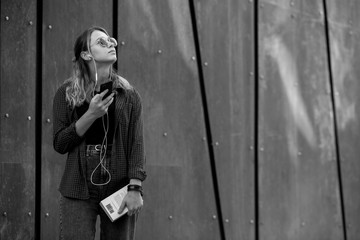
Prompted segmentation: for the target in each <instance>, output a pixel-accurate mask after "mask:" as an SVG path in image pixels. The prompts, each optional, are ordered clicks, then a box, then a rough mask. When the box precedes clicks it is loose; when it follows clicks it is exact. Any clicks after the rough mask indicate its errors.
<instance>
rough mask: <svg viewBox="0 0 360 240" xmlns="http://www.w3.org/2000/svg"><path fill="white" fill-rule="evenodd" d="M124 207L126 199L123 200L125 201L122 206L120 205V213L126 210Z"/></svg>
mask: <svg viewBox="0 0 360 240" xmlns="http://www.w3.org/2000/svg"><path fill="white" fill-rule="evenodd" d="M124 209H125V201H123V202H122V203H121V206H120V208H119V211H118V214H121V213H122V212H123V211H124Z"/></svg>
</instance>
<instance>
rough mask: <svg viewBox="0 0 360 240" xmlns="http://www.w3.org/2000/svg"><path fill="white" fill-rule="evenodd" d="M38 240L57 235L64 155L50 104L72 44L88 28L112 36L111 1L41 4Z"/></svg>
mask: <svg viewBox="0 0 360 240" xmlns="http://www.w3.org/2000/svg"><path fill="white" fill-rule="evenodd" d="M43 4H44V5H43V13H44V16H43V60H42V61H43V81H42V89H43V93H42V102H43V104H42V119H41V121H42V144H41V147H42V170H41V171H42V184H41V195H42V201H41V239H54V237H57V236H58V235H59V233H58V229H59V212H58V209H59V206H58V198H59V196H60V195H59V192H58V186H59V183H60V179H61V176H62V174H63V169H64V166H65V160H66V155H60V154H57V153H56V152H55V151H54V149H53V145H52V143H53V138H52V134H53V132H52V129H53V126H52V122H53V119H52V102H53V97H54V95H55V92H56V90H57V88H58V87H59V86H60V85H61V84H62V83H63V82H64V80H65V79H67V78H69V77H70V76H71V73H72V58H73V57H74V53H73V45H74V43H75V40H76V38H77V37H78V36H79V35H80V34H81V33H82V32H83V31H84V30H86V29H87V28H89V27H91V26H94V25H98V26H102V27H104V28H106V29H107V30H108V31H109V33H110V34H111V33H112V20H113V16H112V1H101V2H100V1H97V0H91V1H71V0H68V1H56V0H51V1H44V2H43Z"/></svg>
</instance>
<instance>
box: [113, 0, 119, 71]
mask: <svg viewBox="0 0 360 240" xmlns="http://www.w3.org/2000/svg"><path fill="white" fill-rule="evenodd" d="M118 11H119V4H118V0H113V31H112V35H113V36H114V38H115V39H119V38H118V20H119V17H118V13H119V12H118ZM116 50H118V48H116ZM116 56H119V52H118V51H117V53H116ZM117 65H118V61H116V62H115V63H114V64H113V67H114V68H115V69H116V70H117V69H118V67H117Z"/></svg>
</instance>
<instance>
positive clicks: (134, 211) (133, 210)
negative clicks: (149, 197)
mask: <svg viewBox="0 0 360 240" xmlns="http://www.w3.org/2000/svg"><path fill="white" fill-rule="evenodd" d="M140 211H141V207H138V208H134V209H132V210H130V209H129V211H128V215H129V216H132V215H134V214H139V213H140Z"/></svg>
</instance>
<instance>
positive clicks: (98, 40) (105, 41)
mask: <svg viewBox="0 0 360 240" xmlns="http://www.w3.org/2000/svg"><path fill="white" fill-rule="evenodd" d="M112 40H113V41H112ZM101 41H104V42H103V43H106V46H105V45H103V44H102V43H101ZM109 43H110V44H109ZM96 44H98V45H99V46H100V47H103V48H109V47H110V46H113V47H116V46H117V45H118V43H117V41H116V39H115V38H113V37H108V38H107V39H105V38H104V37H99V38H98V39H96V40H95V42H94V43H93V44H91V45H90V47H92V46H94V45H96Z"/></svg>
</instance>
